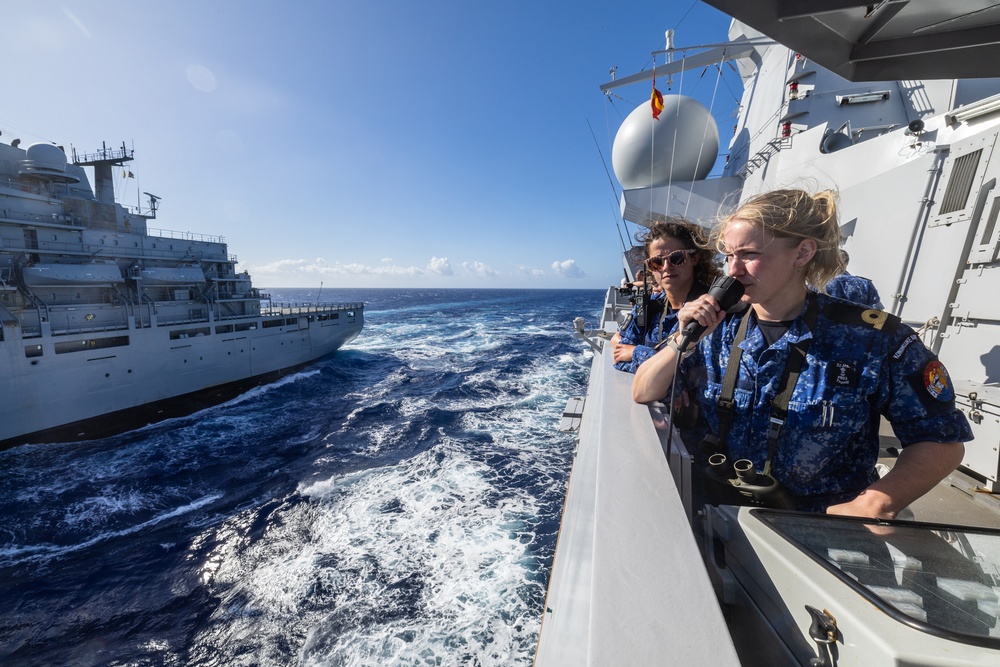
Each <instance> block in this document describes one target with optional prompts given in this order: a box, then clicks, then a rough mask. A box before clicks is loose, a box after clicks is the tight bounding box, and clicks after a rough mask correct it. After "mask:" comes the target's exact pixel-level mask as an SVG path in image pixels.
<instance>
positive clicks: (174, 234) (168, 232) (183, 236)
mask: <svg viewBox="0 0 1000 667" xmlns="http://www.w3.org/2000/svg"><path fill="white" fill-rule="evenodd" d="M146 232H147V233H148V234H149V235H150V236H158V237H160V238H164V239H180V240H182V241H203V242H206V243H225V242H226V238H225V237H224V236H209V235H208V234H195V233H194V232H178V231H174V230H172V229H153V228H148V229H146Z"/></svg>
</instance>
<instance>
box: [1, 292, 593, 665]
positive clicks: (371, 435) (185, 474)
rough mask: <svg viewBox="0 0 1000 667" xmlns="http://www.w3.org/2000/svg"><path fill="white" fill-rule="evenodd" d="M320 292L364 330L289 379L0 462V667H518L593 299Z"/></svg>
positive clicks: (542, 576)
mask: <svg viewBox="0 0 1000 667" xmlns="http://www.w3.org/2000/svg"><path fill="white" fill-rule="evenodd" d="M269 291H270V293H271V295H272V297H273V299H274V301H275V302H278V301H300V300H304V301H314V300H315V299H316V298H317V294H316V293H315V290H313V291H312V292H310V291H309V290H269ZM319 296H320V298H321V299H322V300H323V301H356V300H363V301H365V302H366V320H367V321H366V325H365V329H364V331H363V332H362V334H361V336H360V337H359V338H358V339H357V340H356V341H355V342H353V343H351V344H350V345H349V346H347V347H346V348H344V349H342V350H340V351H339V352H337V353H335V354H334V355H332V356H330V357H327V358H325V359H323V360H320V361H319V362H317V363H316V364H314V365H312V366H310V367H309V368H307V369H305V370H303V371H301V372H299V373H297V374H295V375H292V376H288V377H286V378H283V379H282V380H280V381H278V382H276V383H274V384H271V385H267V386H264V387H260V388H257V389H254V390H252V391H251V392H249V393H247V394H245V395H243V396H241V397H240V398H238V399H236V400H233V401H231V402H229V403H226V404H223V405H219V406H215V407H212V408H208V409H205V410H203V411H201V412H199V413H197V414H195V415H191V416H188V417H183V418H178V419H173V420H169V421H166V422H162V423H159V424H155V425H151V426H147V427H146V428H143V429H140V430H137V431H132V432H130V433H126V434H123V435H120V436H116V437H112V438H107V439H104V440H98V441H92V442H84V443H72V444H49V445H32V446H24V447H19V448H14V449H11V450H7V451H4V452H0V471H2V476H0V601H2V604H0V664H4V665H122V666H124V665H136V666H139V665H178V666H180V665H212V666H216V665H217V666H227V667H228V666H232V665H338V666H339V665H530V664H531V658H532V655H533V651H534V645H535V641H536V638H537V633H538V628H539V624H540V619H541V616H542V607H543V603H544V596H545V583H546V581H547V576H548V571H549V567H550V565H551V560H552V554H553V551H554V547H555V539H556V533H557V530H558V521H559V515H560V512H561V508H562V499H563V495H564V492H565V486H566V482H567V478H568V475H569V469H570V465H571V458H572V450H573V445H574V436H573V435H569V434H562V433H559V432H557V431H556V425H557V423H558V420H559V416H560V414H561V412H562V409H563V407H564V405H565V403H566V400H567V399H568V398H569V397H571V396H580V395H583V393H584V391H585V380H586V375H587V371H588V369H589V360H590V356H591V355H590V353H589V352H588V351H587V350H586V346H585V345H584V344H583V343H581V342H580V341H577V340H575V339H574V338H573V336H572V330H573V327H572V321H573V318H574V317H577V316H583V317H585V318H586V319H587V320H588V321H589V322H591V323H593V322H594V321H595V319H596V314H597V312H598V310H599V308H600V305H601V303H602V297H603V295H602V293H601V292H599V291H546V290H537V291H514V290H416V289H415V290H329V289H327V290H323V292H322V294H321V295H319Z"/></svg>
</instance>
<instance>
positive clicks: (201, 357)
mask: <svg viewBox="0 0 1000 667" xmlns="http://www.w3.org/2000/svg"><path fill="white" fill-rule="evenodd" d="M132 159H133V153H132V151H131V150H128V149H127V148H126V147H125V146H124V145H123V146H122V147H121V148H117V149H107V148H103V149H102V150H100V151H98V152H96V153H93V154H77V153H76V151H75V150H73V151H72V155H71V157H70V158H68V157H67V155H66V153H65V152H64V150H63V149H62V148H61V147H59V146H55V145H52V144H45V143H39V144H34V145H31V146H28V147H27V148H26V149H22V148H21V147H20V146H19V141H18V140H16V139H15V140H13V141H11V142H10V143H6V142H0V325H2V327H0V447H4V446H11V445H16V444H21V443H26V442H51V441H67V440H80V439H89V438H96V437H102V436H105V435H109V434H113V433H117V432H122V431H125V430H128V429H130V428H132V427H136V426H141V425H144V424H147V423H149V422H153V421H157V420H159V419H163V418H165V417H168V416H173V415H177V414H184V413H186V412H191V411H193V410H194V409H197V408H199V407H203V406H205V405H207V404H211V403H216V402H220V401H222V400H226V399H228V398H231V397H233V396H236V395H237V394H238V393H239V392H241V391H243V390H245V389H246V388H248V387H250V386H253V385H254V384H259V383H262V382H264V381H267V380H269V379H273V378H275V377H278V376H280V375H281V374H284V373H287V372H290V371H292V370H294V369H296V368H299V367H302V366H304V365H305V364H308V363H310V362H312V361H314V360H316V359H319V358H320V357H322V356H324V355H327V354H329V353H331V352H333V351H334V350H336V349H338V348H340V347H341V346H342V345H344V344H345V343H348V342H350V341H351V340H353V339H354V338H355V337H356V336H357V335H358V334H359V332H360V331H361V328H362V326H363V324H364V306H363V304H361V303H351V304H340V305H338V304H310V305H301V306H278V305H275V304H272V303H271V301H270V299H269V297H268V296H267V295H266V294H262V293H260V292H259V290H257V289H256V288H254V287H253V286H252V284H251V280H250V276H249V275H248V274H247V273H246V272H241V273H237V271H236V263H237V260H236V258H235V257H234V256H231V255H229V254H228V249H227V246H226V244H225V243H224V242H223V239H222V238H213V237H209V236H203V235H200V234H191V233H187V232H184V233H181V232H171V231H164V230H156V229H151V228H149V227H148V226H147V225H148V222H149V221H151V220H153V219H155V218H156V213H157V208H158V206H157V204H158V201H159V198H158V197H156V196H154V195H149V194H148V193H147V196H148V197H149V199H148V203H149V207H148V209H142V210H139V209H135V208H131V207H125V206H123V205H121V204H119V203H117V202H116V201H115V196H114V187H113V186H114V183H113V180H114V178H115V176H116V175H117V173H118V172H121V171H123V170H125V171H127V169H126V167H125V165H128V164H129V162H130V161H131V160H132ZM87 167H89V168H91V169H92V173H93V177H94V184H95V189H92V188H91V185H90V181H89V179H88V172H87V169H86V168H87Z"/></svg>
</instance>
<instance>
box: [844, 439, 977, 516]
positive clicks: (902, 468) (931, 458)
mask: <svg viewBox="0 0 1000 667" xmlns="http://www.w3.org/2000/svg"><path fill="white" fill-rule="evenodd" d="M964 455H965V445H964V444H962V443H961V442H930V441H925V442H915V443H913V444H912V445H909V446H907V447H904V448H903V450H902V451H901V452H900V454H899V458H897V459H896V463H895V465H894V466H893V467H892V470H890V471H889V473H888V474H887V475H886V476H885V477H883V478H882V479H879V480H876V481H875V482H874V483H872V484H871V486H869V487H868V488H867V489H865V490H864V491H862V492H861V494H860V495H859V496H858V497H857V498H855V499H854V500H852V501H851V502H848V503H844V504H842V505H834V506H832V507H830V508H829V509H827V512H829V513H830V514H848V515H851V516H868V517H875V518H885V519H892V518H895V517H896V515H897V514H898V513H899V512H900V511H901V510H902V509H903V508H904V507H906V506H907V505H909V504H910V503H912V502H913V501H915V500H916V499H917V498H920V497H921V496H922V495H924V494H925V493H927V492H928V491H930V490H931V489H932V488H934V486H935V485H936V484H937V483H938V482H940V481H941V480H942V479H944V478H945V476H947V475H948V473H950V472H951V471H952V470H954V469H955V468H956V467H957V466H958V464H959V463H961V462H962V457H963V456H964Z"/></svg>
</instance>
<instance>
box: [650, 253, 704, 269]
mask: <svg viewBox="0 0 1000 667" xmlns="http://www.w3.org/2000/svg"><path fill="white" fill-rule="evenodd" d="M696 252H698V251H697V250H675V251H673V252H672V253H670V254H669V255H656V256H655V257H650V258H649V259H647V260H646V264H648V265H649V268H651V269H653V270H654V271H659V270H661V269H662V268H663V265H664V264H665V263H666V262H670V266H682V265H683V264H684V262H686V261H687V257H688V255H691V254H693V253H696Z"/></svg>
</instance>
